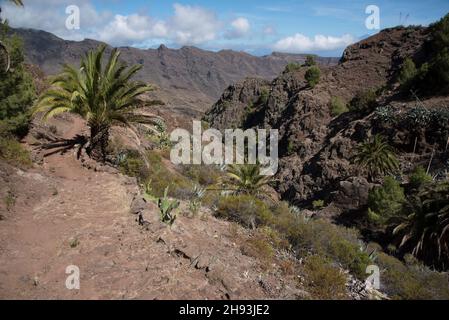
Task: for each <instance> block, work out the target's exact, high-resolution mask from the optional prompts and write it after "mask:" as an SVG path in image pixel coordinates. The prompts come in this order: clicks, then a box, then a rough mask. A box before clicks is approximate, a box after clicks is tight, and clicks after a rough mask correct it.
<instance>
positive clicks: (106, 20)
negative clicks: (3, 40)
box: [2, 0, 244, 46]
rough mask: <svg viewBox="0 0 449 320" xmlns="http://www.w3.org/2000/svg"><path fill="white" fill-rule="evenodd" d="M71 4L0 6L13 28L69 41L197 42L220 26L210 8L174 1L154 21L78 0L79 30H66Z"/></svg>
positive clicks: (67, 0)
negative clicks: (166, 13) (168, 11)
mask: <svg viewBox="0 0 449 320" xmlns="http://www.w3.org/2000/svg"><path fill="white" fill-rule="evenodd" d="M72 3H73V0H40V1H39V2H38V1H36V2H34V3H32V2H31V1H30V2H29V3H27V4H26V6H25V8H18V7H16V6H13V5H9V4H5V5H4V6H2V9H3V16H4V17H6V18H8V19H9V20H10V21H11V25H12V26H13V27H22V28H34V29H41V30H45V31H48V32H52V33H54V34H56V35H57V36H59V37H62V38H64V39H70V40H82V39H84V38H93V39H98V40H101V41H104V42H107V43H109V44H111V45H115V46H125V45H136V46H138V45H139V44H141V43H145V42H147V43H148V42H151V41H153V40H155V39H160V40H161V41H164V42H170V43H174V44H178V45H200V44H203V43H206V42H209V41H213V40H215V39H217V37H218V36H219V35H220V29H221V27H222V23H221V22H220V20H219V19H218V17H217V16H216V14H215V13H214V12H213V11H210V10H207V9H204V8H202V7H199V6H190V5H182V4H177V3H176V4H174V5H173V15H172V16H171V17H169V18H167V19H166V20H157V19H154V18H153V17H151V16H149V15H144V14H130V15H121V14H116V15H113V14H111V13H110V12H107V11H102V12H98V11H97V10H96V9H95V7H94V6H93V5H92V4H91V2H90V1H89V0H78V1H77V2H76V5H77V6H78V7H79V9H80V17H81V29H80V30H68V29H66V27H65V21H66V19H67V15H66V13H65V9H66V7H67V6H69V5H71V4H72ZM237 27H240V28H241V27H242V26H237ZM243 27H244V26H243Z"/></svg>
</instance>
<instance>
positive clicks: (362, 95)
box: [349, 90, 377, 113]
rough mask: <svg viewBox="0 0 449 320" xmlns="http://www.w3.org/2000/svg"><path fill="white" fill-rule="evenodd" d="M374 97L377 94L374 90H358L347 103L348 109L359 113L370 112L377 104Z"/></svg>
mask: <svg viewBox="0 0 449 320" xmlns="http://www.w3.org/2000/svg"><path fill="white" fill-rule="evenodd" d="M376 98H377V94H376V92H375V91H374V90H366V91H360V92H358V93H357V94H356V95H355V96H354V98H352V100H351V102H350V103H349V110H350V111H354V112H360V113H366V112H371V111H373V110H374V109H375V108H376V106H377V102H376Z"/></svg>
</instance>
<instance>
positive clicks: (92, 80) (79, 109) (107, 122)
mask: <svg viewBox="0 0 449 320" xmlns="http://www.w3.org/2000/svg"><path fill="white" fill-rule="evenodd" d="M105 49H106V47H105V46H104V45H101V46H100V47H99V48H98V49H97V50H96V51H90V52H89V53H88V54H87V55H86V56H85V57H84V58H83V59H82V61H81V66H80V68H79V69H77V68H74V67H72V66H69V65H65V66H64V67H63V72H62V73H61V74H59V75H57V76H56V77H54V78H53V79H52V81H51V84H52V88H50V89H49V90H47V91H46V92H45V93H44V94H43V95H42V96H41V97H40V99H39V101H38V103H37V105H36V106H35V113H37V112H43V118H44V119H47V118H49V117H53V116H55V115H56V114H59V113H63V112H72V113H76V114H79V115H81V116H82V117H83V118H85V119H86V120H87V123H88V125H89V127H90V140H89V146H88V147H87V152H88V154H89V155H90V156H91V157H92V158H94V159H96V160H102V161H104V160H105V157H106V149H107V145H108V140H109V130H110V128H111V126H113V125H125V126H127V127H129V128H131V129H136V128H135V127H134V126H133V123H141V124H142V123H143V124H155V116H152V115H145V114H142V113H136V112H135V111H136V109H137V108H138V107H140V106H141V101H140V99H139V97H140V95H142V94H143V93H146V92H148V91H150V90H152V87H150V86H147V85H146V84H144V83H142V82H139V81H133V80H132V77H133V76H134V75H135V74H136V73H137V72H138V71H139V70H140V69H141V68H142V66H141V65H135V66H132V67H129V68H128V67H127V66H126V65H125V64H124V63H122V62H120V61H119V57H120V52H119V51H118V50H117V49H114V50H113V51H112V53H111V55H110V57H109V60H108V61H107V63H106V65H103V56H104V53H105Z"/></svg>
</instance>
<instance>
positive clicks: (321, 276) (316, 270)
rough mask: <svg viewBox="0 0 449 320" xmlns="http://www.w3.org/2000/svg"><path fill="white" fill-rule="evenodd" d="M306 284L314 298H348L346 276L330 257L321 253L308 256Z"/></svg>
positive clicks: (306, 261)
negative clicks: (331, 261) (320, 254)
mask: <svg viewBox="0 0 449 320" xmlns="http://www.w3.org/2000/svg"><path fill="white" fill-rule="evenodd" d="M304 279H305V281H304V285H305V287H306V290H307V292H309V293H310V295H311V298H312V299H318V300H336V299H347V298H348V294H347V290H346V276H345V275H344V274H343V273H342V272H341V270H340V269H339V268H338V267H335V266H333V265H332V264H331V263H330V262H329V260H328V259H326V258H325V257H321V256H319V255H313V256H309V257H307V259H306V260H305V264H304Z"/></svg>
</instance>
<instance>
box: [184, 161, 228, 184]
mask: <svg viewBox="0 0 449 320" xmlns="http://www.w3.org/2000/svg"><path fill="white" fill-rule="evenodd" d="M181 173H182V174H183V175H184V176H186V177H187V178H189V179H190V180H192V181H194V182H196V183H198V184H200V185H202V186H210V185H214V184H216V183H217V182H218V180H219V178H220V177H221V176H223V173H222V172H221V171H220V170H219V169H218V168H217V167H216V166H213V165H183V166H182V167H181Z"/></svg>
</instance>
